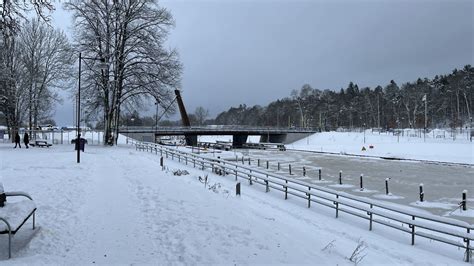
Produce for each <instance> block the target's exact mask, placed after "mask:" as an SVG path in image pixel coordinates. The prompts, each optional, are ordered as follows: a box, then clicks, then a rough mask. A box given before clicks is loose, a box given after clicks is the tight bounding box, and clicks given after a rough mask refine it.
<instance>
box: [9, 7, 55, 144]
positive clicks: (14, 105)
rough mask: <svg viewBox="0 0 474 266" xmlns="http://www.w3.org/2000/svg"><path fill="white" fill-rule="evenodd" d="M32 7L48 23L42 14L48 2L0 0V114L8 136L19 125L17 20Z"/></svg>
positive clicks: (45, 16)
mask: <svg viewBox="0 0 474 266" xmlns="http://www.w3.org/2000/svg"><path fill="white" fill-rule="evenodd" d="M32 8H33V9H34V10H35V11H36V13H37V14H38V15H39V16H40V17H42V18H43V20H49V17H48V15H47V14H46V13H45V12H46V11H48V10H49V11H51V10H53V6H52V4H51V2H50V1H49V0H42V1H34V0H30V1H22V0H0V33H1V34H0V68H1V69H2V73H1V75H0V112H2V113H3V114H4V115H5V120H6V122H7V126H8V132H9V134H10V136H11V135H12V134H13V133H14V131H16V130H18V126H19V123H20V117H19V112H18V111H19V108H18V106H19V104H20V103H19V102H18V97H19V94H21V93H20V91H19V88H18V83H19V82H18V77H19V76H21V72H17V70H18V68H17V66H18V64H17V63H16V62H15V56H16V52H17V50H16V40H15V37H16V35H17V33H18V31H19V29H20V23H21V20H26V16H25V13H26V12H27V11H29V10H31V9H32Z"/></svg>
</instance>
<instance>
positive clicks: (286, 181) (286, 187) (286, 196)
mask: <svg viewBox="0 0 474 266" xmlns="http://www.w3.org/2000/svg"><path fill="white" fill-rule="evenodd" d="M285 183H286V186H285V200H286V199H288V180H285Z"/></svg>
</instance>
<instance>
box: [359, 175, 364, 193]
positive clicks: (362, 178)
mask: <svg viewBox="0 0 474 266" xmlns="http://www.w3.org/2000/svg"><path fill="white" fill-rule="evenodd" d="M360 190H361V191H362V190H364V174H360Z"/></svg>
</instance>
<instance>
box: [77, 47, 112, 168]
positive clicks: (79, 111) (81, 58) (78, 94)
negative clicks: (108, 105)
mask: <svg viewBox="0 0 474 266" xmlns="http://www.w3.org/2000/svg"><path fill="white" fill-rule="evenodd" d="M86 59H87V60H98V61H100V62H101V63H102V65H101V66H100V67H101V69H102V70H104V69H106V68H107V65H106V63H105V59H104V58H96V57H83V56H82V53H79V81H78V90H77V138H76V144H75V145H76V150H77V163H80V162H81V149H80V147H81V70H82V69H81V63H82V60H86Z"/></svg>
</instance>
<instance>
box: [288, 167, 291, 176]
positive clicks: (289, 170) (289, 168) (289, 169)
mask: <svg viewBox="0 0 474 266" xmlns="http://www.w3.org/2000/svg"><path fill="white" fill-rule="evenodd" d="M288 172H290V175H291V164H288Z"/></svg>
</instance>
